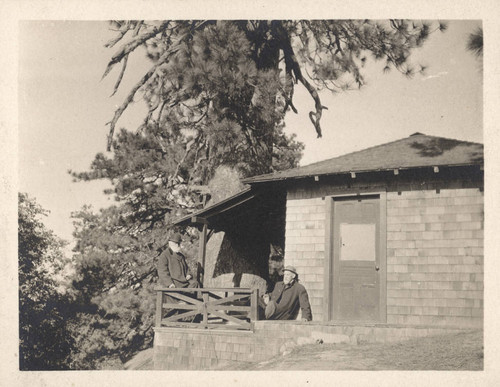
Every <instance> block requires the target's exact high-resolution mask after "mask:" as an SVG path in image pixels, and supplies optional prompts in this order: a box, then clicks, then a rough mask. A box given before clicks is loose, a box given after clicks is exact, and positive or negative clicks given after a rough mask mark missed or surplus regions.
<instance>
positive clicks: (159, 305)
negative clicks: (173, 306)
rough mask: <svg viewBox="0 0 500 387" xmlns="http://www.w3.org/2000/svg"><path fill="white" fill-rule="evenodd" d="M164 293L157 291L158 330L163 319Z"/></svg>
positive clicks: (156, 324)
mask: <svg viewBox="0 0 500 387" xmlns="http://www.w3.org/2000/svg"><path fill="white" fill-rule="evenodd" d="M162 306H163V292H162V291H157V292H156V323H155V326H156V327H157V328H159V327H161V320H162V318H163V316H162V314H163V308H162Z"/></svg>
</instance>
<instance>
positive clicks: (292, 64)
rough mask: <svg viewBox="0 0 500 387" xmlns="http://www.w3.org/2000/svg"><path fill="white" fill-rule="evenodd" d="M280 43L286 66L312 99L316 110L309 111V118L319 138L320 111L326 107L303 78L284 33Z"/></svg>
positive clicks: (315, 91) (312, 87)
mask: <svg viewBox="0 0 500 387" xmlns="http://www.w3.org/2000/svg"><path fill="white" fill-rule="evenodd" d="M282 43H283V53H284V54H285V62H286V63H287V64H288V68H289V69H291V71H293V74H294V75H295V79H297V80H298V81H300V83H302V84H303V85H304V86H305V88H306V89H307V91H308V92H309V94H310V95H311V97H312V98H313V99H314V105H315V109H316V112H309V119H310V120H311V122H312V123H313V125H314V128H315V129H316V133H317V134H318V138H319V137H321V136H322V133H321V125H320V120H321V115H322V111H323V109H327V108H326V107H325V106H323V105H322V104H321V100H320V98H319V94H318V91H317V90H316V88H315V87H314V86H313V85H311V84H310V83H309V81H308V80H307V79H305V78H304V76H303V75H302V71H301V69H300V64H299V62H298V61H297V57H296V56H295V53H294V52H293V48H292V45H291V43H290V39H289V38H288V36H286V35H284V36H283V37H282Z"/></svg>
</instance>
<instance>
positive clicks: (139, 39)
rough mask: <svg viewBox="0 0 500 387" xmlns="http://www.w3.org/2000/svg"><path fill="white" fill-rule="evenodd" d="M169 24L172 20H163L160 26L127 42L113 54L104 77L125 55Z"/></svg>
mask: <svg viewBox="0 0 500 387" xmlns="http://www.w3.org/2000/svg"><path fill="white" fill-rule="evenodd" d="M169 24H170V21H166V22H163V23H161V24H160V26H159V27H153V29H152V30H151V31H149V32H146V33H144V34H141V35H139V36H137V37H136V38H135V39H133V40H131V41H130V42H128V43H127V44H125V45H124V46H123V47H122V48H121V49H120V50H119V51H118V52H117V53H115V55H113V57H112V58H111V60H110V61H109V63H108V66H107V67H106V70H105V71H104V74H103V76H102V78H104V77H105V76H106V75H108V73H109V72H110V71H111V69H112V68H113V67H114V65H115V64H117V63H119V62H120V61H121V60H122V59H123V58H124V57H126V56H127V55H128V54H130V53H131V52H132V51H134V50H135V49H136V48H137V47H139V46H140V45H141V44H143V43H144V42H146V41H147V40H149V39H151V38H152V37H153V36H156V35H158V34H159V33H161V32H163V31H164V30H166V29H167V27H168V26H169Z"/></svg>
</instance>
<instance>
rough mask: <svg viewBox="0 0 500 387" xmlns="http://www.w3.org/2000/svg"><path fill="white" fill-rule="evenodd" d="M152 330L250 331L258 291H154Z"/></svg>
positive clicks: (202, 289)
mask: <svg viewBox="0 0 500 387" xmlns="http://www.w3.org/2000/svg"><path fill="white" fill-rule="evenodd" d="M156 292H157V293H156V294H157V298H156V324H155V325H156V327H164V326H166V327H191V328H200V329H212V328H213V329H217V328H218V329H244V330H250V329H252V322H253V321H256V320H258V299H259V290H258V289H253V290H252V289H247V288H156Z"/></svg>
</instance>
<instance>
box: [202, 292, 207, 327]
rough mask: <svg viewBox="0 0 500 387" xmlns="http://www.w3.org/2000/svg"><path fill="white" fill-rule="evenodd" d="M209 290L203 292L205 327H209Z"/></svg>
mask: <svg viewBox="0 0 500 387" xmlns="http://www.w3.org/2000/svg"><path fill="white" fill-rule="evenodd" d="M207 304H208V292H203V327H204V328H208V311H207Z"/></svg>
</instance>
